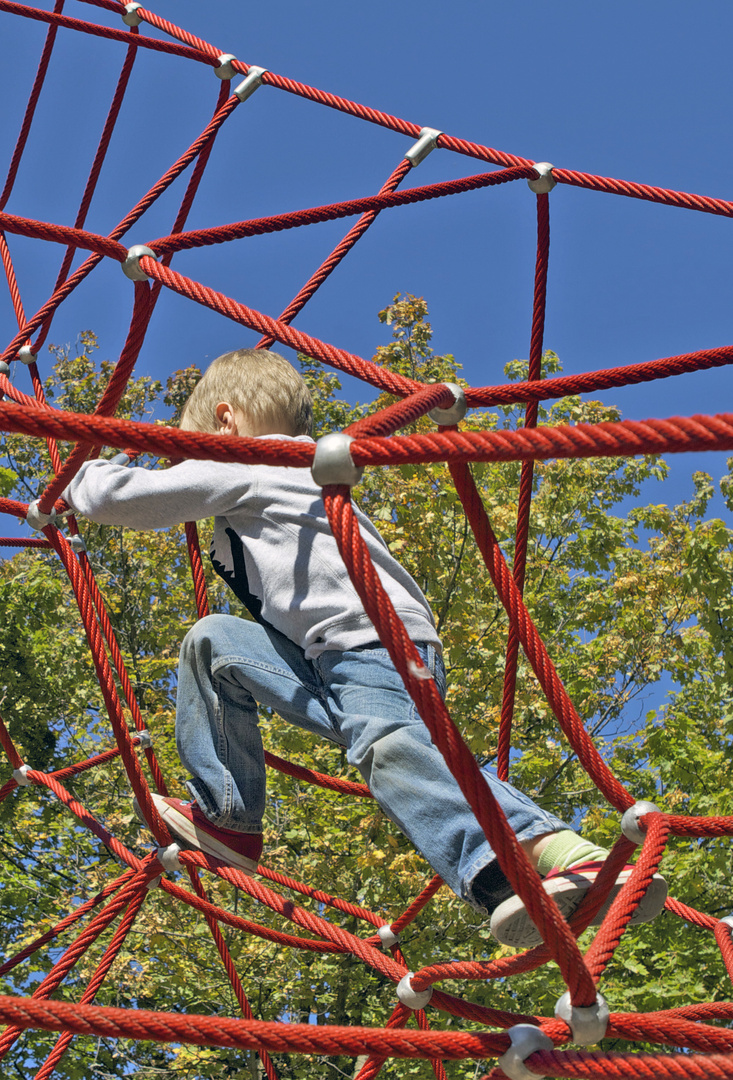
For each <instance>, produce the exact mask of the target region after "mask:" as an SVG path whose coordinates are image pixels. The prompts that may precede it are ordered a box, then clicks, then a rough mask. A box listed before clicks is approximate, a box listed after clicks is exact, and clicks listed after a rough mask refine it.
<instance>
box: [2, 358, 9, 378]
mask: <svg viewBox="0 0 733 1080" xmlns="http://www.w3.org/2000/svg"><path fill="white" fill-rule="evenodd" d="M9 374H10V364H6V363H5V361H4V360H0V375H9Z"/></svg>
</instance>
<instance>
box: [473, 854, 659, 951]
mask: <svg viewBox="0 0 733 1080" xmlns="http://www.w3.org/2000/svg"><path fill="white" fill-rule="evenodd" d="M630 877H631V871H630V870H623V871H622V872H621V873H620V874H619V876H618V878H617V879H616V882H615V884H614V886H613V888H612V889H611V892H610V893H609V895H608V898H607V899H606V902H605V903H604V905H603V907H602V908H601V909H600V911H599V912H598V914H597V915H596V916H595V918H594V919H593V920H592V922H591V923H590V925H591V926H600V924H601V923H602V922H603V920H604V918H605V917H606V914H607V913H608V909H609V908H610V906H611V904H612V903H613V901H614V900H615V899H616V897H617V895H618V893H619V891H620V889H621V887H622V885H625V884H626V882H627V881H628V880H629V878H630ZM593 880H595V878H594V879H593ZM593 880H589V879H588V878H587V877H585V876H582V875H580V874H579V875H578V876H577V877H574V878H572V879H568V878H551V879H550V880H549V881H548V882H546V883H544V889H545V892H546V893H547V894H548V895H549V896H551V897H552V899H553V900H554V901H555V903H556V904H557V906H558V907H559V909H560V913H561V915H562V917H563V918H564V919H565V920H566V921H567V919H568V918H569V917H570V916H571V915H572V914H573V912H574V911H575V910H576V909H577V908H578V907H579V906H580V904H581V901H582V900H583V898H584V897H585V894H586V893H587V892H588V890H589V889H590V887H591V885H592V884H593ZM666 899H667V882H666V881H665V880H664V878H663V877H661V876H660V875H659V874H655V875H654V877H653V878H652V880H651V882H650V884H649V888H648V889H647V891H646V892H645V893H644V896H643V897H642V898H641V901H640V902H639V905H638V907H637V908H636V911H635V912H634V914H633V915H632V916H631V919H630V920H629V925H630V926H638V925H639V924H640V923H645V922H651V921H652V919H655V918H656V917H657V915H658V914H659V913H660V911H661V910H662V908H663V907H664V901H665V900H666ZM491 933H492V934H493V935H494V937H495V938H496V939H497V941H499V942H501V944H502V945H511V946H512V947H513V948H515V949H532V948H534V947H535V945H541V944H542V935H541V934H540V932H539V930H538V929H537V927H536V926H535V924H534V923H533V922H532V920H531V919H530V917H529V914H528V912H527V909H526V908H525V906H524V904H523V903H522V901H521V900H520V898H519V897H518V896H512V897H510V899H509V900H505V901H504V903H503V904H500V905H499V907H498V908H497V909H496V911H495V912H494V914H493V915H492V917H491Z"/></svg>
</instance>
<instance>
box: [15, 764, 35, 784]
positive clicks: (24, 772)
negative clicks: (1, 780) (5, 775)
mask: <svg viewBox="0 0 733 1080" xmlns="http://www.w3.org/2000/svg"><path fill="white" fill-rule="evenodd" d="M30 769H31V767H30V765H21V766H20V768H18V769H13V780H15V782H16V784H17V785H18V787H28V786H29V785H30V784H32V783H33V781H32V780H31V779H30V777H29V776H28V773H29V772H30Z"/></svg>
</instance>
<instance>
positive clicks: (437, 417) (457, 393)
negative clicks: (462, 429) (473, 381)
mask: <svg viewBox="0 0 733 1080" xmlns="http://www.w3.org/2000/svg"><path fill="white" fill-rule="evenodd" d="M443 385H444V386H447V387H448V389H449V390H450V392H451V394H452V395H453V397H454V399H455V400H454V402H453V404H452V405H449V406H448V408H447V409H431V410H430V412H429V413H428V416H429V417H430V419H431V420H432V421H433V423H434V424H440V425H441V426H442V427H450V426H452V425H453V424H457V423H458V422H459V421H460V420H462V419H463V417H464V416H465V415H466V409H467V408H468V405H467V404H466V395H465V393H464V391H463V387H462V386H459V385H458V384H457V383H451V382H448V383H444V384H443Z"/></svg>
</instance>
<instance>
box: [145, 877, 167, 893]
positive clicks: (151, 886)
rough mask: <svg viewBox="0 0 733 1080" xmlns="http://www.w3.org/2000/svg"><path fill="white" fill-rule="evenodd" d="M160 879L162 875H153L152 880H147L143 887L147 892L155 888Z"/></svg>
mask: <svg viewBox="0 0 733 1080" xmlns="http://www.w3.org/2000/svg"><path fill="white" fill-rule="evenodd" d="M162 880H163V875H162V874H158V876H157V877H154V878H153V880H152V881H149V882H148V883H147V885H146V886H145V888H146V889H147V890H148V892H150V890H151V889H157V888H158V886H159V885H160V883H161V881H162Z"/></svg>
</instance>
